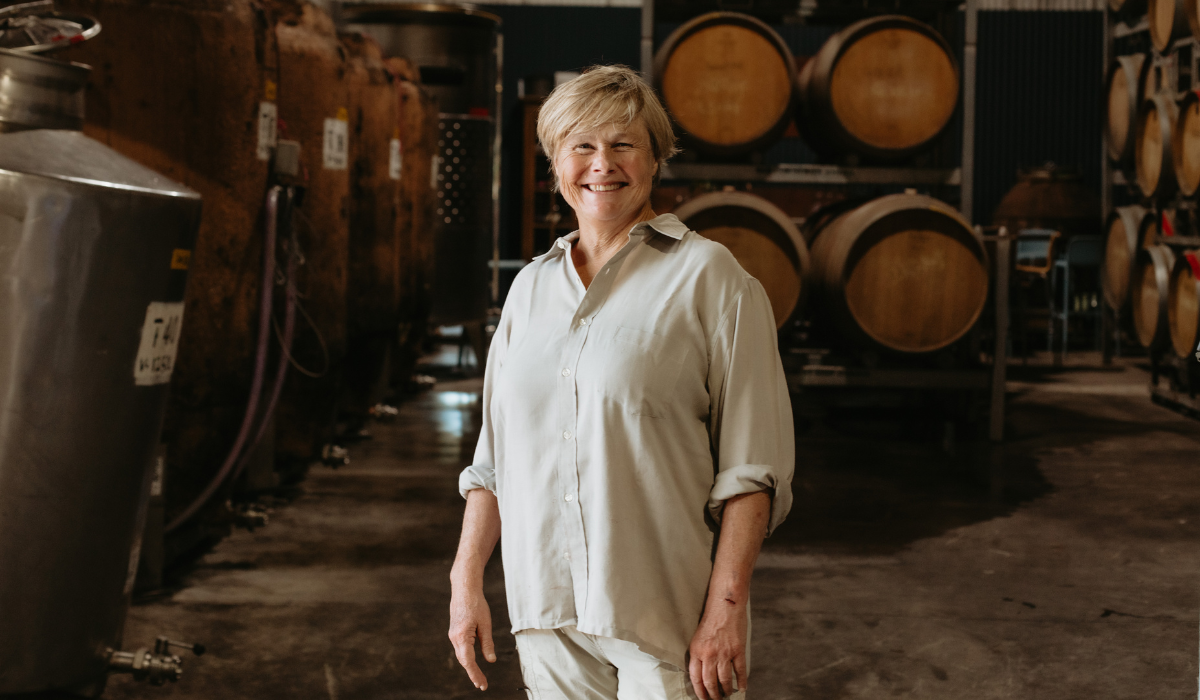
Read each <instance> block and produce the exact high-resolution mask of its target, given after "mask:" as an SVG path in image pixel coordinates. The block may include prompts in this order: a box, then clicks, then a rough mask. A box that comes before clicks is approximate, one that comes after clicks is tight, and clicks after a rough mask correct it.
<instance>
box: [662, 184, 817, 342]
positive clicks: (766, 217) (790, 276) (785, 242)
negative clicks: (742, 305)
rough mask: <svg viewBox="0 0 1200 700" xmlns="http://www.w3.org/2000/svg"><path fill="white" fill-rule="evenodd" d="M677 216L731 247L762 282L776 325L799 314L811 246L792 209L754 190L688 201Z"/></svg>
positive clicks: (702, 232)
mask: <svg viewBox="0 0 1200 700" xmlns="http://www.w3.org/2000/svg"><path fill="white" fill-rule="evenodd" d="M675 215H676V216H678V217H679V219H680V220H681V221H683V222H684V223H685V224H687V226H688V228H691V229H692V230H694V231H696V232H697V233H699V234H700V235H701V236H704V237H705V238H708V239H709V240H713V241H716V242H717V243H720V244H722V245H724V246H725V247H726V248H728V249H729V251H730V252H731V253H733V257H735V258H737V261H738V263H739V264H740V265H741V266H742V268H743V269H745V270H746V272H747V273H749V274H750V276H751V277H754V278H755V279H757V280H758V281H759V282H760V283H762V285H763V289H765V290H766V292H767V298H768V299H769V300H770V302H771V310H772V312H773V313H774V315H775V327H776V328H782V327H783V325H784V324H785V323H786V322H787V321H788V319H790V318H792V317H793V316H794V315H795V314H796V312H797V311H798V310H799V308H800V306H801V304H802V302H803V297H804V291H805V282H804V277H805V274H806V273H807V270H808V247H807V246H806V245H805V244H804V239H803V237H802V236H801V235H800V231H799V230H798V229H797V228H796V225H795V224H793V223H792V221H791V219H790V218H789V217H788V216H787V214H785V213H784V212H783V211H782V210H780V209H779V208H778V207H776V206H775V205H774V204H771V203H770V202H768V201H767V200H765V199H763V198H761V197H757V196H755V195H751V194H746V193H744V192H713V193H709V194H705V195H701V196H699V197H696V198H695V199H691V200H688V201H687V202H684V203H683V204H682V205H680V206H679V207H678V208H677V209H676V210H675Z"/></svg>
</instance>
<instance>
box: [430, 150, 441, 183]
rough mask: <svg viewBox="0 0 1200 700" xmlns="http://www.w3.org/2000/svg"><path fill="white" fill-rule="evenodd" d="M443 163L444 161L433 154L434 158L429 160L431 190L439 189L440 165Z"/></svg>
mask: <svg viewBox="0 0 1200 700" xmlns="http://www.w3.org/2000/svg"><path fill="white" fill-rule="evenodd" d="M441 162H442V159H441V158H438V156H437V154H436V153H435V154H433V156H431V157H430V159H429V189H431V190H436V189H437V188H438V185H437V183H438V165H439V164H441Z"/></svg>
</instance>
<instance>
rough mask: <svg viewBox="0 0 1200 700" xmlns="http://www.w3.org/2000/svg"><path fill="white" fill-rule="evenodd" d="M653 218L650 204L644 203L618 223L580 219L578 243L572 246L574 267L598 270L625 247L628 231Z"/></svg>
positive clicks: (653, 214)
mask: <svg viewBox="0 0 1200 700" xmlns="http://www.w3.org/2000/svg"><path fill="white" fill-rule="evenodd" d="M655 216H656V214H655V213H654V210H653V209H651V208H650V202H646V204H645V205H644V206H642V208H641V210H640V211H638V212H636V213H635V214H633V215H632V216H629V217H626V218H624V219H622V220H620V221H592V220H589V219H587V218H581V219H580V220H579V242H578V243H577V244H576V245H575V246H574V250H575V251H576V253H575V266H576V267H584V266H586V267H587V268H589V269H592V268H594V269H595V270H599V268H601V267H603V266H604V263H606V262H608V259H609V258H611V257H612V256H613V254H614V253H616V252H617V251H618V250H620V249H621V246H623V245H625V241H626V240H627V238H628V236H629V230H630V229H632V228H633V227H634V226H636V225H637V224H639V223H641V222H643V221H649V220H650V219H653V218H654V217H655Z"/></svg>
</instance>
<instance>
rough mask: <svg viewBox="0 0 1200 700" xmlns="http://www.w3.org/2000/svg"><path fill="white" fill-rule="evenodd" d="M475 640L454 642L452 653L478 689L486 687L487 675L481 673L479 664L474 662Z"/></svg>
mask: <svg viewBox="0 0 1200 700" xmlns="http://www.w3.org/2000/svg"><path fill="white" fill-rule="evenodd" d="M474 641H475V640H473V639H472V640H469V641H468V640H460V641H457V642H455V643H454V655H455V656H456V657H458V663H459V664H460V665H461V666H462V667H463V669H465V670H466V672H467V676H468V677H469V678H470V679H471V682H472V683H474V684H475V687H476V688H479V689H480V690H486V689H487V676H484V675H483V671H481V670H479V664H477V663H475V644H474Z"/></svg>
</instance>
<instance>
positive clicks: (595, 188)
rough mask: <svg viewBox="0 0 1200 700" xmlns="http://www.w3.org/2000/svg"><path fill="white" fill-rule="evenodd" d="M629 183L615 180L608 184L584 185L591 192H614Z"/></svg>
mask: <svg viewBox="0 0 1200 700" xmlns="http://www.w3.org/2000/svg"><path fill="white" fill-rule="evenodd" d="M628 184H629V183H627V182H613V183H610V184H607V185H584V186H583V187H584V189H586V190H588V191H589V192H613V191H615V190H619V189H621V188H622V187H625V186H626V185H628Z"/></svg>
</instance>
